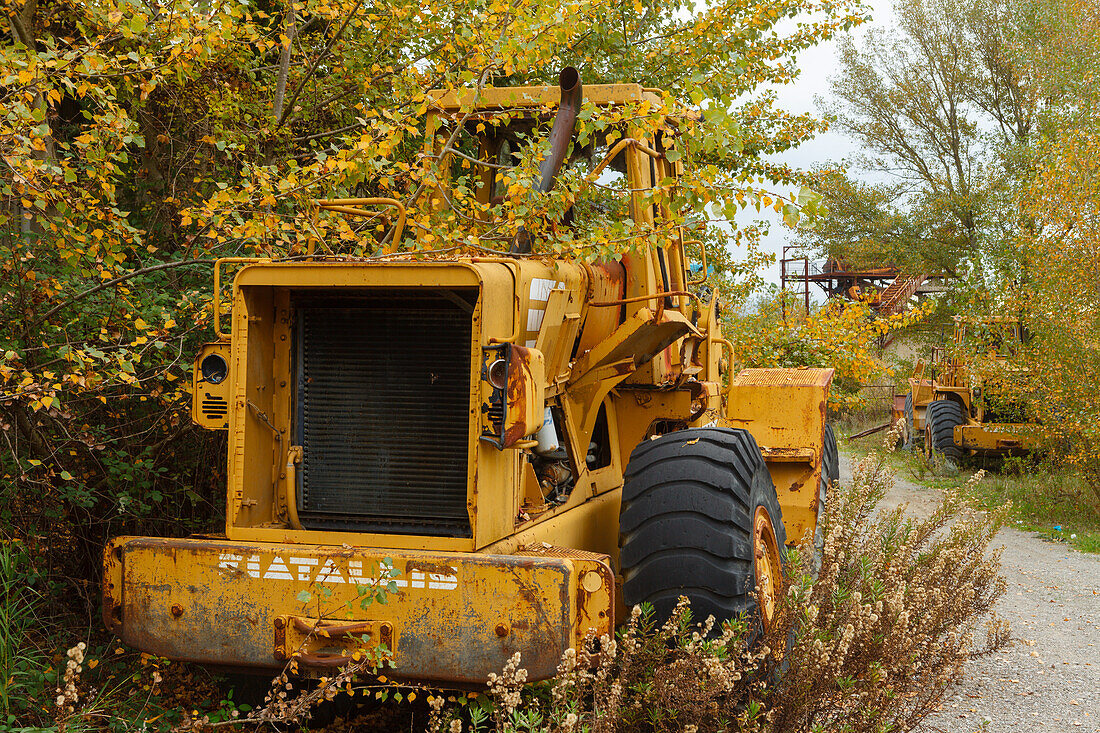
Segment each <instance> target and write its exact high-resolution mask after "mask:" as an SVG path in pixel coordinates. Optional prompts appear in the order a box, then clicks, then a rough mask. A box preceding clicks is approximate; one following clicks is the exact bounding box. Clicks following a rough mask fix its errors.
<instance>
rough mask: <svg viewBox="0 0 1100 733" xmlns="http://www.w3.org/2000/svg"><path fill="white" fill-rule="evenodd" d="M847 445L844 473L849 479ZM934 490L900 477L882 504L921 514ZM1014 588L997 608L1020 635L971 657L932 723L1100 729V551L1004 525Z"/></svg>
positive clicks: (959, 732)
mask: <svg viewBox="0 0 1100 733" xmlns="http://www.w3.org/2000/svg"><path fill="white" fill-rule="evenodd" d="M850 461H851V456H850V455H849V454H841V480H842V481H844V480H847V479H849V478H851V462H850ZM935 502H936V494H935V492H934V491H933V490H931V489H928V488H925V487H922V486H920V485H918V484H915V483H912V482H910V481H907V480H905V478H904V477H902V476H899V477H898V481H897V485H896V486H895V487H894V489H893V490H892V491H891V492H890V493H889V494H888V495H887V497H886V499H885V501H884V503H885V504H886V505H888V506H890V507H893V506H897V505H898V504H903V503H908V504H909V508H910V511H912V512H913V513H914V514H925V515H926V514H927V513H928V512H930V511H931V509H932V508H933V507H934V506H935ZM994 545H995V546H996V545H1003V546H1004V554H1003V555H1002V556H1001V559H1002V565H1003V572H1004V575H1005V579H1006V580H1007V582H1008V589H1007V591H1006V593H1005V595H1004V597H1003V598H1002V599H1001V601H1000V603H999V604H998V607H997V612H998V613H999V614H1000V615H1001V616H1003V617H1005V618H1007V619H1008V621H1009V623H1010V624H1011V625H1012V635H1013V637H1014V638H1015V639H1016V641H1015V642H1014V643H1013V644H1012V645H1011V646H1010V647H1008V648H1007V649H1004V650H1002V651H1001V652H999V653H997V654H994V655H992V656H990V657H986V658H984V659H979V660H976V661H974V662H972V663H971V664H970V665H968V666H967V669H966V672H965V676H964V679H963V681H962V683H961V684H960V685H959V687H958V688H957V690H956V691H955V693H954V694H952V695H949V697H948V698H947V701H946V702H945V703H944V705H943V707H942V708H941V709H940V711H939V712H938V713H937V714H936V715H935V716H933V717H932V718H930V719H929V720H928V721H927V722H926V723H925V729H926V730H931V731H935V730H942V731H950V732H951V733H969V732H970V731H1031V730H1049V731H1061V730H1066V731H1082V732H1084V731H1094V732H1096V733H1100V556H1097V555H1089V554H1084V553H1080V552H1077V551H1076V550H1073V549H1071V548H1070V547H1069V546H1067V545H1063V544H1058V543H1053V542H1048V541H1045V540H1043V539H1040V538H1038V537H1036V536H1034V535H1032V534H1029V533H1025V532H1019V531H1017V530H1014V529H1004V530H1002V531H1001V532H1000V533H999V534H998V535H997V537H996V538H995V539H994Z"/></svg>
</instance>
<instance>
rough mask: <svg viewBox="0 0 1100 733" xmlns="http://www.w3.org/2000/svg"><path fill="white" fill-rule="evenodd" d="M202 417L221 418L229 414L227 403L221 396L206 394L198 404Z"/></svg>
mask: <svg viewBox="0 0 1100 733" xmlns="http://www.w3.org/2000/svg"><path fill="white" fill-rule="evenodd" d="M200 408H201V409H202V414H203V416H204V417H206V418H207V419H210V420H215V419H218V418H223V417H225V416H226V415H228V414H229V403H228V402H226V401H225V400H224V399H222V398H221V397H218V396H216V395H212V394H206V395H205V396H204V397H203V398H202V403H201V405H200Z"/></svg>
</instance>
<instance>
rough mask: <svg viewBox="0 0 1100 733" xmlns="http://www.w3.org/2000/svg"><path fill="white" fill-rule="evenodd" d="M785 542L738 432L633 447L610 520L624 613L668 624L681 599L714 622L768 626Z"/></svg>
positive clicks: (678, 435) (749, 443) (775, 509)
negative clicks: (648, 613) (642, 613)
mask: <svg viewBox="0 0 1100 733" xmlns="http://www.w3.org/2000/svg"><path fill="white" fill-rule="evenodd" d="M785 543H786V532H785V530H784V527H783V519H782V516H781V515H780V510H779V501H778V499H777V497H776V493H775V486H774V485H773V484H772V480H771V475H770V474H769V473H768V468H767V466H766V465H765V464H764V460H763V458H762V457H761V455H760V448H759V447H757V445H756V441H755V440H754V439H753V437H752V435H750V434H749V433H748V431H745V430H737V429H730V428H693V429H688V430H680V431H677V432H674V433H669V434H667V435H662V436H661V437H659V438H657V439H655V440H647V441H644V442H642V443H641V444H640V445H639V446H638V447H637V448H635V449H634V452H633V453H632V454H631V456H630V461H629V463H628V464H627V468H626V472H625V483H624V486H623V497H622V507H621V509H620V513H619V546H620V553H619V562H620V566H621V570H622V576H623V600H624V601H625V602H626V605H627V607H632V606H634V605H636V604H639V603H643V602H648V603H650V604H652V605H653V607H654V609H655V611H656V614H657V617H658V618H660V619H666V618H668V617H669V616H670V615H671V613H672V610H673V608H675V606H676V603H677V601H678V599H679V597H680V596H686V597H687V598H688V600H690V601H691V609H692V615H693V617H694V618H695V619H696V620H697V621H703V620H705V619H706V618H707V616H710V615H713V616H714V617H715V619H717V620H718V621H719V622H721V621H723V620H726V619H731V618H736V617H737V616H738V615H740V614H742V613H745V614H748V615H749V616H750V617H752V616H755V615H756V610H757V606H758V604H757V595H756V588H757V586H758V585H759V586H760V591H761V594H760V598H761V603H760V604H759V605H760V614H759V615H760V620H761V621H762V623H763V624H764V626H765V627H767V625H768V624H769V623H770V621H771V618H772V617H773V614H774V610H775V604H776V602H777V601H778V598H779V594H780V593H781V592H782V587H783V560H782V552H781V548H782V547H783V545H784V544H785Z"/></svg>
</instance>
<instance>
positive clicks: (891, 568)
mask: <svg viewBox="0 0 1100 733" xmlns="http://www.w3.org/2000/svg"><path fill="white" fill-rule="evenodd" d="M886 443H887V444H892V437H891V436H888V437H887V439H886ZM981 475H982V474H981V472H979V473H978V474H976V475H975V476H974V478H973V479H972V481H980V480H981ZM893 482H894V475H893V472H892V471H891V469H890V468H889V467H888V466H887V464H886V460H885V455H884V454H883V453H881V452H876V453H872V454H870V455H868V456H867V457H866V458H864V459H863V460H862V461H860V462H859V464H858V465H856V466H855V468H854V471H853V479H852V481H851V482H850V483H849V484H847V485H845V486H836V487H834V488H833V490H832V491H831V492H830V494H829V496H828V500H827V503H826V512H825V517H824V522H825V547H824V551H823V553H822V557H821V558H820V561H821V564H820V572H819V573H818V574H817V575H816V577H815V576H814V575H812V574H811V567H812V566H813V565H814V563H813V557H812V553H813V548H812V546H811V545H810V544H808V542H809V540H807V542H804V543H803V545H802V546H801V547H799V548H798V549H797V550H795V551H792V552H791V553H790V554H789V557H788V564H787V570H788V579H787V592H786V596H785V598H784V599H783V601H782V603H781V604H780V608H779V611H778V614H777V616H776V618H775V620H774V622H773V623H772V624H771V626H770V628H769V629H768V630H767V631H766V632H765V633H764V634H763V635H762V636H761V637H759V638H758V639H756V640H755V641H754V642H753V643H751V644H750V643H749V639H750V637H752V636H753V634H752V630H753V629H754V628H755V626H756V624H755V622H754V621H753V620H752V619H735V620H732V621H721V622H719V621H718V620H716V619H713V618H709V619H705V620H696V619H692V617H691V612H690V607H689V606H688V604H687V602H686V601H685V600H682V601H681V603H680V605H679V606H678V607H677V608H676V610H675V612H674V613H673V614H672V617H671V618H670V619H667V620H664V621H662V620H659V619H656V618H655V617H654V616H653V613H652V611H651V609H646V608H635V609H634V611H633V614H632V615H631V618H630V620H629V622H628V623H627V624H626V626H625V627H624V628H623V629H622V630H621V631H620V632H619V633H618V635H617V637H616V638H614V639H612V638H608V637H604V638H601V639H598V640H593V641H592V644H591V645H590V647H589V648H588V649H587V650H577V651H575V650H570V651H569V652H567V654H566V655H565V657H564V658H563V659H562V663H561V667H560V668H559V675H558V677H557V678H556V679H554V680H552V681H551V682H549V683H543V684H541V685H526V684H524V673H523V671H522V660H521V659H518V658H513V660H512V661H511V662H510V663H509V665H508V667H507V668H506V669H505V670H504V671H503V672H502V674H501V675H499V676H498V677H496V678H495V679H494V680H493V681H492V682H491V683H490V689H489V696H490V698H491V699H492V700H493V705H492V706H489V707H488V708H485V707H474V708H470V707H467V708H459V707H446V706H444V705H442V704H437V705H436V706H435V710H434V713H433V719H432V724H431V730H432V731H433V732H440V733H459V732H460V731H539V732H540V733H542V732H545V733H576V732H578V731H590V732H591V733H620V732H622V733H626V732H630V733H634V732H636V731H677V732H680V731H688V732H689V733H690V732H695V733H707V732H710V731H715V732H718V731H761V732H763V731H768V732H771V733H780V732H782V733H787V732H795V731H850V732H851V733H862V732H864V731H866V732H868V733H871V732H875V733H878V732H880V731H906V730H912V729H913V728H914V727H915V726H916V725H917V724H918V723H920V722H921V721H922V720H923V719H924V718H926V717H927V716H928V715H929V714H930V713H931V712H933V711H934V710H935V709H936V707H937V706H938V705H939V704H940V703H941V702H942V701H943V699H944V696H945V694H946V693H947V691H948V690H949V688H950V687H951V685H952V684H953V683H954V682H955V681H956V680H958V679H959V676H960V674H961V672H962V669H963V665H964V664H965V663H966V662H967V660H969V659H971V658H973V657H974V656H976V655H980V654H983V653H986V652H989V651H991V650H994V649H997V648H999V647H1001V646H1003V645H1004V644H1005V643H1007V641H1008V639H1009V634H1008V628H1007V625H1006V624H1005V623H1004V622H1003V621H1002V620H1000V619H998V618H997V617H996V615H995V614H994V613H993V612H992V609H993V606H994V604H995V603H996V601H997V599H998V598H999V597H1000V595H1001V594H1002V593H1003V592H1004V587H1005V586H1004V580H1003V579H1002V578H1001V576H1000V574H999V555H1000V553H999V551H997V550H991V549H990V542H991V540H992V538H993V535H994V534H995V533H996V531H997V529H998V528H999V527H1000V526H1001V524H1002V523H1003V515H1002V514H999V513H989V512H980V511H978V510H976V509H975V508H974V507H973V506H971V505H970V503H969V502H968V499H967V496H968V491H967V487H965V486H959V487H957V488H956V489H951V490H948V491H947V492H946V493H945V494H944V496H943V498H942V501H941V502H940V504H939V506H938V508H937V509H936V510H935V512H933V513H932V515H931V516H929V517H927V518H923V519H922V518H915V517H912V516H908V515H907V514H906V513H905V508H904V507H902V508H899V509H897V510H894V511H889V512H885V511H879V510H878V509H877V507H878V505H879V502H880V501H881V500H882V498H883V497H884V496H885V494H886V492H887V491H888V490H889V489H890V488H891V487H892V485H893ZM983 627H984V630H983ZM471 710H473V712H471Z"/></svg>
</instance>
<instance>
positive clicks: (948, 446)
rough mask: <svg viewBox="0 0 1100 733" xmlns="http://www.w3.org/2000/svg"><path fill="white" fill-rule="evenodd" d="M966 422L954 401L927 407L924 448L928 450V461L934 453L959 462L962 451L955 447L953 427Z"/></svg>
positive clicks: (940, 402) (937, 401)
mask: <svg viewBox="0 0 1100 733" xmlns="http://www.w3.org/2000/svg"><path fill="white" fill-rule="evenodd" d="M964 422H966V418H965V417H964V416H963V409H962V405H960V404H959V403H958V402H955V401H954V400H936V401H935V402H932V403H931V404H929V405H928V411H927V412H925V413H924V430H925V436H926V437H925V446H926V447H927V448H928V449H929V453H928V457H929V459H931V458H932V456H933V455H934V454H936V453H942V454H943V457H944V458H946V459H948V460H950V461H953V462H955V463H958V462H959V459H961V458H962V449H961V448H960V447H959V446H957V445H955V426H956V425H962V424H963V423H964Z"/></svg>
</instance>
